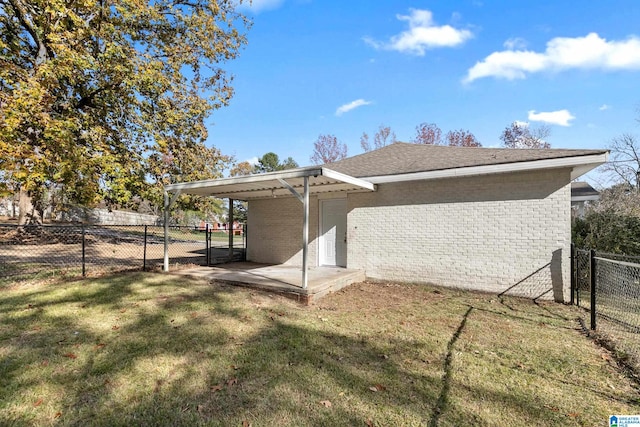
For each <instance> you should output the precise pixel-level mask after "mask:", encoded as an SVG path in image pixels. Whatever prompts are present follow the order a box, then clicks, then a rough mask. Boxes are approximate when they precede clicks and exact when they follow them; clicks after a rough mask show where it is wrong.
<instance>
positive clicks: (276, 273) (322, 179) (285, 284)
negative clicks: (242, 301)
mask: <svg viewBox="0 0 640 427" xmlns="http://www.w3.org/2000/svg"><path fill="white" fill-rule="evenodd" d="M371 191H376V186H375V184H372V183H371V182H369V181H365V180H363V179H359V178H354V177H352V176H349V175H346V174H342V173H339V172H335V171H333V170H331V169H328V168H325V167H319V166H312V167H304V168H297V169H290V170H284V171H278V172H270V173H264V174H258V175H248V176H241V177H233V178H222V179H214V180H204V181H193V182H185V183H177V184H170V185H167V186H165V203H164V208H165V209H164V214H165V218H164V219H165V221H164V224H165V242H164V271H169V250H168V231H169V212H170V209H171V206H172V205H173V203H174V202H175V200H176V199H177V197H178V196H179V195H181V194H191V195H199V196H210V197H217V198H224V199H228V200H229V223H230V224H233V201H234V200H241V201H250V200H258V199H272V198H285V197H286V198H291V197H295V198H297V199H298V200H299V201H300V202H301V210H302V218H303V222H302V240H301V242H300V248H301V250H302V263H301V264H302V265H298V266H295V265H275V266H274V265H270V266H265V265H261V264H252V263H241V264H238V263H236V264H225V265H224V267H220V266H218V267H201V268H198V269H192V270H190V274H192V275H198V276H206V277H211V278H213V276H216V277H215V279H216V280H222V281H227V282H232V283H235V284H245V283H246V284H249V285H254V286H256V285H259V287H261V288H264V289H268V290H278V291H283V292H293V293H295V294H297V295H299V296H300V299H302V300H305V301H307V302H309V301H311V299H313V298H314V297H315V298H317V297H318V295H321V294H324V293H326V292H330V291H331V290H332V289H333V290H336V289H335V288H336V286H337V285H334V284H332V283H333V281H334V279H336V276H341V277H342V276H345V277H347V278H351V279H350V280H351V281H350V282H349V283H352V282H355V281H360V280H363V279H364V272H360V274H351V273H353V270H352V271H348V270H346V269H344V268H340V267H334V266H330V267H314V268H309V196H310V195H319V194H327V193H336V194H339V193H343V194H346V193H347V192H349V193H351V192H371ZM231 231H232V230H231ZM249 232H250V231H249ZM233 235H234V233H233V232H230V233H229V253H230V254H231V253H232V251H233ZM214 273H215V274H214ZM341 281H342V279H341V280H340V282H341ZM349 283H347V284H349ZM342 286H346V285H341V286H339V287H342ZM339 287H338V289H339Z"/></svg>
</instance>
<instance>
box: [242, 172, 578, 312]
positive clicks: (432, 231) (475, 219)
mask: <svg viewBox="0 0 640 427" xmlns="http://www.w3.org/2000/svg"><path fill="white" fill-rule="evenodd" d="M569 181H570V171H569V170H568V169H563V170H553V171H542V172H523V173H510V174H501V175H493V176H482V177H469V178H456V179H441V180H430V181H420V182H405V183H398V184H381V185H379V186H378V191H377V192H374V193H354V194H349V195H348V202H347V203H348V221H347V230H348V231H347V234H348V239H347V240H348V258H347V267H348V268H356V269H364V270H365V273H366V275H367V277H370V278H373V279H382V280H401V281H408V282H431V283H435V284H439V285H443V286H453V287H460V288H470V289H478V290H483V291H489V292H495V293H501V292H507V293H509V294H515V295H521V296H527V297H531V298H535V297H538V296H541V295H543V297H544V298H555V299H557V300H563V299H564V300H567V299H568V295H569V274H570V273H569V248H570V243H571V228H570V227H571V225H570V216H571V215H570V209H571V205H570V197H571V190H570V186H569ZM317 234H318V201H317V198H313V197H312V198H311V206H310V227H309V241H310V242H311V244H310V247H309V249H310V252H309V263H310V265H311V266H313V265H316V262H317ZM301 242H302V204H301V203H300V202H299V201H298V200H297V199H295V198H292V197H291V198H282V199H280V198H279V199H267V200H258V201H251V202H249V210H248V245H247V246H248V259H249V260H251V261H255V262H264V263H288V264H294V265H300V264H301V262H302V261H301V259H302V258H301V254H302V251H301Z"/></svg>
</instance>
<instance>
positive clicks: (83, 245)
mask: <svg viewBox="0 0 640 427" xmlns="http://www.w3.org/2000/svg"><path fill="white" fill-rule="evenodd" d="M86 246H87V242H86V239H85V231H84V224H82V277H86V276H87V270H86V252H87V251H86Z"/></svg>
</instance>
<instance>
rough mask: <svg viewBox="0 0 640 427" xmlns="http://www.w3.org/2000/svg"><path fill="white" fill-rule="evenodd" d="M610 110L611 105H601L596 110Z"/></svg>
mask: <svg viewBox="0 0 640 427" xmlns="http://www.w3.org/2000/svg"><path fill="white" fill-rule="evenodd" d="M610 109H611V105H607V104H602V105H601V106H600V108H598V110H600V111H605V110H610Z"/></svg>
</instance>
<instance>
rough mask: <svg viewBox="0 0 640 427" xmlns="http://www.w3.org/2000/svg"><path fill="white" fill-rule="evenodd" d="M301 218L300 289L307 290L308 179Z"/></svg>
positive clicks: (307, 180) (306, 180)
mask: <svg viewBox="0 0 640 427" xmlns="http://www.w3.org/2000/svg"><path fill="white" fill-rule="evenodd" d="M302 204H303V206H304V207H303V209H304V213H303V217H302V227H303V228H302V289H307V282H308V280H309V278H308V271H307V268H308V265H307V257H308V253H309V177H308V176H305V177H304V200H303V202H302Z"/></svg>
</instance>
